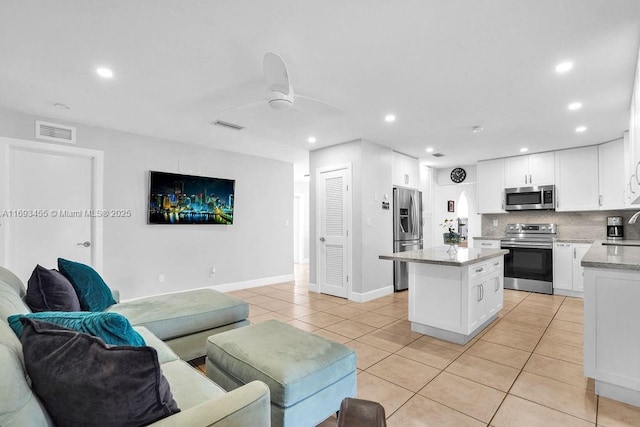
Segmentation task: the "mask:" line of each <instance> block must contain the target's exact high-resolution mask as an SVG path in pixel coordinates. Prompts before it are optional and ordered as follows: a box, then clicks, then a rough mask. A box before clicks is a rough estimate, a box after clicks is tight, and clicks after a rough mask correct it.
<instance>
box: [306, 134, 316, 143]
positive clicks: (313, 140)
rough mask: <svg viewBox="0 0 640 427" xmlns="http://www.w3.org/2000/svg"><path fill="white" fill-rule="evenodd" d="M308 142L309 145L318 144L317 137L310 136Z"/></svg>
mask: <svg viewBox="0 0 640 427" xmlns="http://www.w3.org/2000/svg"><path fill="white" fill-rule="evenodd" d="M307 142H308V143H309V144H313V143H315V142H316V137H315V136H310V137H309V138H307Z"/></svg>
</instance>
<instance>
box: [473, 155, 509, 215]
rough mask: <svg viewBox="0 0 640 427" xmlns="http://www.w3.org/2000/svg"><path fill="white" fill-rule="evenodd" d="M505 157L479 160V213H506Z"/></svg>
mask: <svg viewBox="0 0 640 427" xmlns="http://www.w3.org/2000/svg"><path fill="white" fill-rule="evenodd" d="M504 162H505V159H497V160H486V161H484V162H478V213H481V214H484V213H504V212H505V210H504V199H503V198H504V187H505V185H504Z"/></svg>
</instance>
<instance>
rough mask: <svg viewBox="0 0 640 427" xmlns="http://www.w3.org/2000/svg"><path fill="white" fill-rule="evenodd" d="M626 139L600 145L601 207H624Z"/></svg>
mask: <svg viewBox="0 0 640 427" xmlns="http://www.w3.org/2000/svg"><path fill="white" fill-rule="evenodd" d="M624 163H625V155H624V141H623V140H621V139H620V140H617V141H612V142H607V143H605V144H601V145H599V146H598V164H599V168H598V172H599V173H598V178H599V179H598V182H599V187H600V200H599V202H600V209H602V210H611V209H624V208H625V200H624V192H623V188H624V185H625V181H624V171H625V165H624Z"/></svg>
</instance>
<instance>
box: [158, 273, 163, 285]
mask: <svg viewBox="0 0 640 427" xmlns="http://www.w3.org/2000/svg"><path fill="white" fill-rule="evenodd" d="M158 283H164V274H158Z"/></svg>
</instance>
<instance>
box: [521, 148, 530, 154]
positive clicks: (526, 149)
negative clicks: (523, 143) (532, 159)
mask: <svg viewBox="0 0 640 427" xmlns="http://www.w3.org/2000/svg"><path fill="white" fill-rule="evenodd" d="M527 151H529V149H528V148H527V147H522V148H521V149H520V152H521V153H526V152H527Z"/></svg>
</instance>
